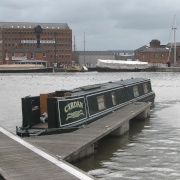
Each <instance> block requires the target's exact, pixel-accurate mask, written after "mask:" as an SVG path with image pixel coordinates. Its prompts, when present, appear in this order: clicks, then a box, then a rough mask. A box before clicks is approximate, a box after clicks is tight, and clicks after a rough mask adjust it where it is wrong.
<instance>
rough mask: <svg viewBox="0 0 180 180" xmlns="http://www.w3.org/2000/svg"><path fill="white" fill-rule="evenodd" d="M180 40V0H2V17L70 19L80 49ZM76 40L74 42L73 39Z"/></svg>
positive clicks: (132, 46) (122, 47) (10, 19)
mask: <svg viewBox="0 0 180 180" xmlns="http://www.w3.org/2000/svg"><path fill="white" fill-rule="evenodd" d="M175 15H176V23H177V31H176V37H177V38H176V41H178V42H180V35H179V34H180V0H1V5H0V21H4V22H47V23H51V22H52V23H67V24H68V25H69V27H70V29H72V33H73V41H74V36H75V39H76V40H75V42H76V50H78V51H80V50H83V49H84V33H85V49H86V50H89V51H91V50H92V51H96V50H135V49H137V48H139V47H141V46H143V45H149V42H150V41H151V40H152V39H158V40H160V41H161V44H167V43H168V42H173V41H174V40H173V32H172V25H173V20H174V16H175ZM73 44H74V42H73Z"/></svg>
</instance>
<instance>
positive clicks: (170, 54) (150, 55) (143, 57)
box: [134, 39, 180, 64]
mask: <svg viewBox="0 0 180 180" xmlns="http://www.w3.org/2000/svg"><path fill="white" fill-rule="evenodd" d="M134 58H135V59H136V60H139V61H144V62H148V63H150V64H154V63H155V64H166V63H167V62H168V61H169V62H170V63H171V64H173V63H174V44H172V43H169V44H167V45H161V44H160V41H159V40H157V39H154V40H152V41H151V42H150V46H147V45H145V46H142V47H141V48H138V49H136V50H135V51H134ZM176 63H177V64H180V43H176Z"/></svg>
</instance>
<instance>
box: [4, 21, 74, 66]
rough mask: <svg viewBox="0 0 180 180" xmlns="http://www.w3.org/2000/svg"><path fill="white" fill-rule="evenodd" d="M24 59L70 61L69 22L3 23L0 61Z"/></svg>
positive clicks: (70, 37)
mask: <svg viewBox="0 0 180 180" xmlns="http://www.w3.org/2000/svg"><path fill="white" fill-rule="evenodd" d="M21 60H36V61H37V60H43V61H47V62H48V66H52V65H53V63H58V64H70V63H71V61H72V30H71V29H70V28H69V27H68V25H67V24H66V23H23V22H0V64H14V63H17V62H20V61H21Z"/></svg>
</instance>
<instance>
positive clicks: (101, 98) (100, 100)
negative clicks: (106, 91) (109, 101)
mask: <svg viewBox="0 0 180 180" xmlns="http://www.w3.org/2000/svg"><path fill="white" fill-rule="evenodd" d="M97 102H98V108H99V110H103V109H105V108H106V106H105V102H104V95H102V96H98V97H97Z"/></svg>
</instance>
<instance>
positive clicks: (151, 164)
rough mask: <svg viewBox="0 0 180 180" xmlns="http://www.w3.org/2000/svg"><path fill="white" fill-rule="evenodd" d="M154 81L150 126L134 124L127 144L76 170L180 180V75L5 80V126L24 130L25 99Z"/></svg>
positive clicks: (110, 147) (108, 144) (100, 147)
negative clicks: (76, 89)
mask: <svg viewBox="0 0 180 180" xmlns="http://www.w3.org/2000/svg"><path fill="white" fill-rule="evenodd" d="M131 77H146V78H150V79H151V82H152V87H153V90H154V91H155V93H156V103H155V107H154V108H153V109H152V110H151V117H150V118H149V119H147V120H146V121H140V122H138V121H137V122H134V123H131V128H130V131H129V133H127V134H126V135H125V136H123V137H122V138H118V137H116V138H114V137H113V138H112V137H108V138H105V139H103V140H102V141H100V142H99V143H98V144H97V148H96V150H97V152H96V153H95V154H94V155H92V156H91V157H89V158H86V159H84V160H82V161H80V162H76V163H75V165H76V166H78V167H80V168H81V169H83V170H85V171H87V172H88V173H89V174H91V175H93V176H95V177H96V178H97V179H106V180H110V179H122V180H126V179H138V180H139V179H142V180H144V179H146V180H147V179H149V180H154V179H163V180H164V179H165V180H169V179H173V180H176V179H177V180H179V179H180V83H179V82H180V73H150V72H149V73H147V72H138V73H98V72H87V73H50V74H14V75H13V74H0V96H1V103H0V114H1V116H0V126H2V127H4V128H6V129H7V130H9V131H11V132H13V133H15V126H21V115H22V114H21V97H24V96H28V95H38V94H39V93H47V92H53V91H56V90H60V89H71V88H74V87H78V86H82V85H89V84H94V83H102V82H107V81H115V80H120V79H127V78H131Z"/></svg>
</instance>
